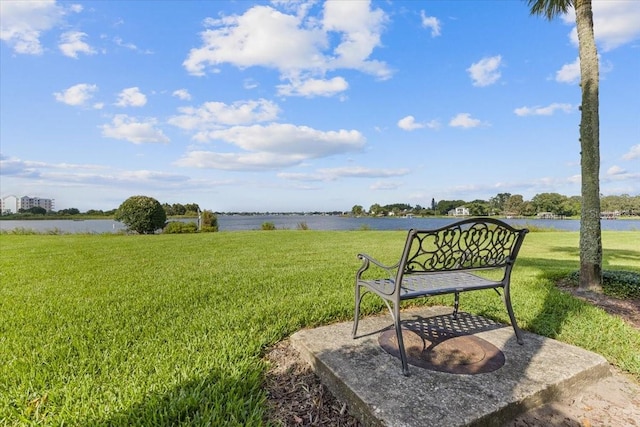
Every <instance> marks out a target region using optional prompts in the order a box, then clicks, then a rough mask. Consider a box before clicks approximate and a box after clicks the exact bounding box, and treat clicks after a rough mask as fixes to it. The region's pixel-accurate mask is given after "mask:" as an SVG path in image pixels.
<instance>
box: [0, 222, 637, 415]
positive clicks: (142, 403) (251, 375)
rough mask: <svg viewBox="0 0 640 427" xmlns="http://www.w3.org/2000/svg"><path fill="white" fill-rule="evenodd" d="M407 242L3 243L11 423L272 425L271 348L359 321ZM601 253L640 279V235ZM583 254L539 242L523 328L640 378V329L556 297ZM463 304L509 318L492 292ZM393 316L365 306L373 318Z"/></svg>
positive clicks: (322, 237) (44, 238) (264, 234)
mask: <svg viewBox="0 0 640 427" xmlns="http://www.w3.org/2000/svg"><path fill="white" fill-rule="evenodd" d="M405 235H406V233H405V232H400V231H398V232H396V231H310V230H306V231H301V230H278V231H248V232H227V233H225V232H223V233H208V234H191V235H181V234H176V235H153V236H126V235H59V236H48V235H6V234H4V235H0V425H36V424H37V425H105V426H106V425H109V426H125V425H238V426H240V425H242V426H245V425H256V426H257V425H262V424H263V419H264V414H265V391H264V390H263V388H262V385H263V383H262V381H263V376H264V373H265V371H266V369H267V368H268V367H267V365H266V363H265V362H264V361H263V358H262V356H263V355H264V352H265V350H266V349H267V348H268V347H269V346H271V345H273V344H274V343H276V342H278V341H280V340H282V339H284V338H286V337H288V336H289V335H291V334H292V333H293V332H295V331H296V330H298V329H300V328H304V327H313V326H317V325H320V324H326V323H330V322H335V321H342V320H351V318H352V315H353V281H354V275H355V272H356V270H357V268H358V267H359V265H360V264H359V261H358V260H357V258H356V254H357V253H358V252H367V253H370V254H371V255H373V256H375V257H376V258H378V259H380V260H382V261H386V262H389V263H392V262H395V261H397V258H398V257H399V254H400V251H401V249H402V245H403V242H404V238H405ZM603 246H604V268H605V269H615V270H632V271H640V249H639V248H640V232H635V231H632V232H628V231H625V232H603ZM578 260H579V253H578V233H574V232H545V233H530V234H529V235H528V236H527V238H526V239H525V243H524V246H523V248H522V250H521V254H520V258H519V260H518V262H517V264H516V267H515V270H514V274H513V277H512V283H513V291H512V297H513V304H514V308H515V312H516V317H517V318H518V320H519V322H520V325H521V327H523V328H525V329H527V330H529V331H533V332H537V333H540V334H543V335H546V336H549V337H553V338H555V339H558V340H561V341H564V342H568V343H571V344H574V345H578V346H580V347H583V348H587V349H589V350H592V351H595V352H598V353H600V354H602V355H604V356H605V357H606V358H607V359H608V360H609V361H610V362H611V363H613V364H615V365H617V366H618V367H620V368H621V369H624V370H626V371H628V372H630V373H632V374H634V375H635V376H636V377H638V378H640V332H638V331H637V330H635V329H633V328H631V327H630V326H628V325H626V324H624V323H623V322H622V321H621V320H620V319H617V318H615V317H612V316H610V315H607V314H606V313H605V312H603V311H602V310H599V309H597V308H594V307H592V306H590V305H589V304H587V303H584V302H581V301H579V300H577V299H575V298H573V297H571V296H570V295H567V294H564V293H562V292H560V291H558V290H557V289H556V288H555V285H554V281H555V280H556V279H558V278H560V277H563V276H564V275H566V274H568V273H570V272H572V271H574V270H576V269H578ZM417 303H426V304H451V303H452V298H450V297H442V298H433V299H427V300H421V301H419V302H417ZM461 308H462V309H463V310H465V311H469V312H472V313H476V314H482V315H485V316H488V317H490V318H492V319H495V320H498V321H501V322H505V323H507V322H508V317H507V314H506V310H505V309H504V305H503V304H502V301H501V299H500V298H498V297H497V295H496V294H495V292H493V291H482V292H474V293H469V294H465V295H463V296H462V298H461ZM383 309H384V305H383V304H382V302H381V301H380V300H379V299H376V298H373V297H368V298H365V300H364V311H365V313H367V314H371V313H376V312H381V311H383ZM385 310H386V309H385ZM525 345H526V344H525Z"/></svg>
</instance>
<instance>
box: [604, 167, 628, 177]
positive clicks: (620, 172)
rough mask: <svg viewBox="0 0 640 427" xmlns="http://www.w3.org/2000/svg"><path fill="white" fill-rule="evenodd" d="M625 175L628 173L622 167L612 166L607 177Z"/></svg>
mask: <svg viewBox="0 0 640 427" xmlns="http://www.w3.org/2000/svg"><path fill="white" fill-rule="evenodd" d="M625 173H627V171H626V170H624V169H622V168H621V167H620V166H611V167H610V168H609V169H607V175H623V174H625Z"/></svg>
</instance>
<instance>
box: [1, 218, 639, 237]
mask: <svg viewBox="0 0 640 427" xmlns="http://www.w3.org/2000/svg"><path fill="white" fill-rule="evenodd" d="M183 221H185V222H189V221H195V220H183ZM267 221H268V222H272V223H273V224H275V226H276V228H277V229H290V230H295V229H298V228H300V224H306V226H307V227H308V229H310V230H360V229H363V228H366V229H370V230H408V229H409V228H423V229H429V228H437V227H441V226H444V225H447V224H449V223H452V222H454V221H456V219H454V218H393V217H392V218H368V217H363V218H351V217H339V216H321V215H251V216H242V215H237V216H228V215H221V216H218V227H219V229H220V231H240V230H259V229H260V228H261V227H262V224H263V223H264V222H267ZM505 221H506V222H507V223H509V224H511V225H514V226H517V227H524V226H532V227H533V226H535V227H541V228H553V229H556V230H567V231H578V230H580V221H579V220H571V219H565V220H562V219H558V220H554V219H507V220H505ZM16 228H18V229H20V228H22V229H27V230H29V229H30V230H35V231H38V232H47V231H59V232H64V233H115V232H118V231H121V230H124V229H125V226H124V225H123V224H122V223H119V222H117V221H113V220H108V219H91V220H86V221H73V220H32V221H0V229H1V230H14V229H16ZM602 229H603V230H620V231H640V219H638V220H603V221H602Z"/></svg>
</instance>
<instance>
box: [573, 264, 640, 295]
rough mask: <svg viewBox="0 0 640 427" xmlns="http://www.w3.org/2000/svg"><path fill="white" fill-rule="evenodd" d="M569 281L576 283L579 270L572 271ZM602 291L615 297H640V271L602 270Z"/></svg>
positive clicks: (578, 277)
mask: <svg viewBox="0 0 640 427" xmlns="http://www.w3.org/2000/svg"><path fill="white" fill-rule="evenodd" d="M568 279H569V281H570V282H571V283H572V284H574V285H576V286H577V285H578V281H579V279H580V272H579V271H574V272H573V273H571V274H570V275H569V277H568ZM602 291H603V292H604V294H605V295H609V296H612V297H617V298H625V299H630V298H640V273H636V272H633V271H624V270H605V271H603V272H602Z"/></svg>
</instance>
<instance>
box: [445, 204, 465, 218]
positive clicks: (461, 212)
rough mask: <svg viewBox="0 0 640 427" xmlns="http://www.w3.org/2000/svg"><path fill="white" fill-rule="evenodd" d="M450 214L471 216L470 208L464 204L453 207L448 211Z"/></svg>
mask: <svg viewBox="0 0 640 427" xmlns="http://www.w3.org/2000/svg"><path fill="white" fill-rule="evenodd" d="M447 214H448V215H449V216H469V208H465V207H464V206H459V207H457V208H455V209H451V210H450V211H449V212H447Z"/></svg>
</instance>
